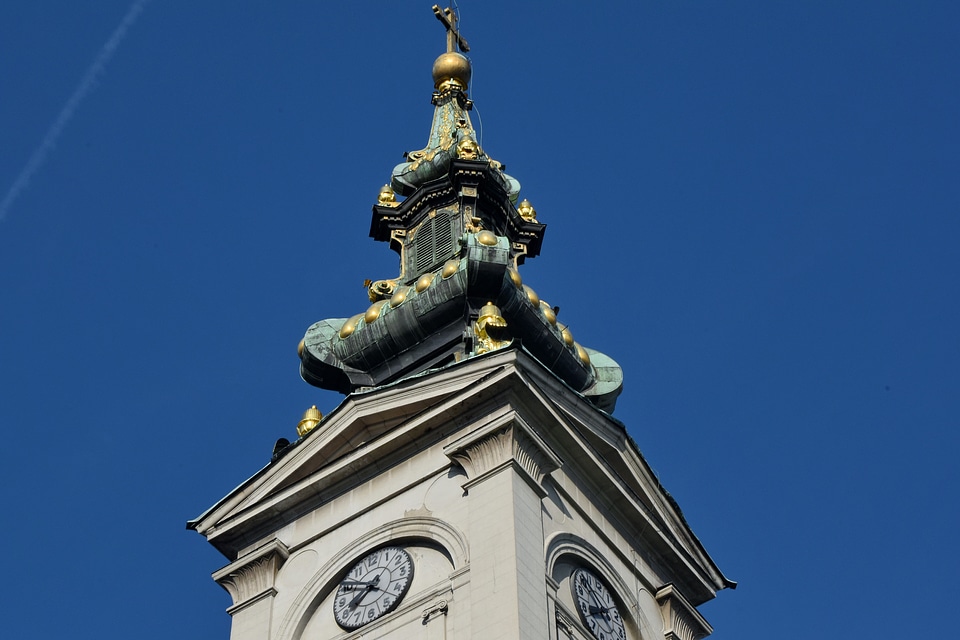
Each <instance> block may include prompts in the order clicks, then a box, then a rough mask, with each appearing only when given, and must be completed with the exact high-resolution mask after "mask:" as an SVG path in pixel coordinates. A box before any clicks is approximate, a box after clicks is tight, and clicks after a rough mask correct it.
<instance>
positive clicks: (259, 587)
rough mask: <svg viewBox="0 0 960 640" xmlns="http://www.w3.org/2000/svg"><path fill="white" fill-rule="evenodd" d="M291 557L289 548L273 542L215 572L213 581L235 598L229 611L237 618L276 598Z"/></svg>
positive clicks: (277, 541) (275, 541) (276, 541)
mask: <svg viewBox="0 0 960 640" xmlns="http://www.w3.org/2000/svg"><path fill="white" fill-rule="evenodd" d="M289 555H290V552H289V551H288V550H287V547H286V545H284V544H283V543H282V542H280V541H279V540H273V541H272V542H270V543H268V544H266V545H264V546H262V547H260V548H258V549H256V550H254V551H253V552H252V553H250V554H248V555H246V556H244V557H242V558H240V559H239V560H237V561H236V562H232V563H230V564H228V565H227V566H225V567H224V568H222V569H220V570H219V571H217V572H216V573H214V574H213V579H214V580H215V581H216V582H217V584H219V585H220V586H221V587H223V588H224V589H226V590H227V593H229V594H230V597H231V598H233V606H232V607H230V608H229V609H227V612H228V613H230V614H231V615H233V614H234V613H236V612H237V611H239V610H241V609H243V608H245V607H247V606H249V605H250V604H253V603H254V602H256V601H258V600H261V599H262V598H265V597H270V596H274V595H276V593H277V592H276V589H274V584H275V583H276V578H277V572H279V571H280V567H281V566H283V563H284V562H285V561H286V559H287V558H288V557H289Z"/></svg>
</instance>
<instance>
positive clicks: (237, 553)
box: [188, 7, 735, 640]
mask: <svg viewBox="0 0 960 640" xmlns="http://www.w3.org/2000/svg"><path fill="white" fill-rule="evenodd" d="M434 12H435V14H436V16H437V18H438V19H439V20H440V21H441V22H442V23H443V24H444V26H445V28H446V30H447V51H446V52H445V53H443V54H441V55H440V57H439V58H437V60H436V62H435V63H434V66H433V81H434V92H433V95H432V103H433V106H434V116H433V123H432V125H431V128H430V135H429V138H428V141H427V145H426V146H425V147H424V148H423V149H420V150H416V151H411V152H408V153H407V154H406V161H405V162H404V163H402V164H400V165H399V166H397V167H396V168H394V169H393V171H392V174H391V178H390V182H389V183H388V184H387V185H385V186H384V187H383V189H382V190H381V191H380V196H379V198H378V203H377V204H376V205H374V207H373V217H372V221H371V227H370V235H371V237H373V238H374V239H375V240H380V241H384V242H388V243H389V245H390V247H391V248H392V249H393V250H395V251H396V252H397V253H399V256H400V273H399V275H398V276H396V277H394V278H390V279H384V280H379V281H376V282H373V283H371V284H370V286H369V291H368V293H369V298H370V301H369V307H368V308H367V309H366V310H365V311H363V312H362V313H358V314H357V315H355V316H353V317H350V318H335V319H329V320H321V321H319V322H317V323H315V324H314V325H312V326H311V327H309V328H308V329H307V331H306V335H305V336H304V338H303V341H302V342H301V345H300V349H299V352H300V372H301V375H302V377H303V379H304V380H306V381H307V382H309V383H310V384H312V385H315V386H317V387H321V388H324V389H332V390H336V391H339V392H342V393H343V394H345V399H344V400H343V402H342V403H341V404H340V405H339V406H338V407H337V408H335V409H334V410H333V411H331V412H330V413H329V414H328V415H326V416H321V415H320V413H319V412H318V411H317V410H316V409H315V408H314V409H311V410H310V411H308V413H307V415H305V416H304V420H303V421H301V424H300V428H299V429H298V431H299V433H300V438H299V439H298V440H297V441H296V442H293V443H289V444H286V445H285V446H278V448H277V450H276V451H275V453H274V456H273V459H272V461H271V462H270V464H269V465H268V466H267V467H265V468H264V469H262V470H260V471H259V472H257V473H256V474H255V475H254V476H253V477H252V478H250V479H249V480H247V481H246V482H244V483H243V484H242V485H240V486H239V487H238V488H237V489H235V490H234V491H233V492H231V493H230V494H229V495H227V496H226V497H225V498H223V499H222V500H220V501H219V502H218V503H217V504H216V505H214V506H213V507H211V508H210V509H209V510H207V511H206V512H205V513H204V514H202V515H200V516H199V517H197V518H196V519H194V520H192V521H190V522H189V523H188V526H189V527H190V528H192V529H194V530H196V531H197V532H198V533H200V534H202V535H203V536H205V537H206V538H207V540H208V541H209V542H210V543H211V544H212V545H214V546H215V547H216V548H217V549H219V550H220V551H221V552H222V553H223V554H224V555H225V556H226V558H227V560H228V564H227V565H226V566H225V567H223V568H222V569H220V570H219V571H217V572H215V573H214V575H213V577H214V580H216V581H217V582H218V583H219V584H220V585H222V586H223V587H224V588H225V589H226V590H227V591H228V592H229V593H230V595H231V596H232V598H233V603H234V604H233V606H231V607H230V608H229V609H228V613H229V614H230V615H231V616H232V619H233V627H232V633H231V638H232V640H265V639H271V640H307V639H309V640H324V639H327V638H361V637H362V638H390V639H404V638H437V639H440V638H477V639H481V638H482V639H485V640H486V639H491V638H498V639H499V638H504V639H506V638H515V639H524V640H527V639H542V640H548V639H551V640H555V639H571V638H578V639H583V640H590V639H594V640H613V639H619V640H626V639H630V640H640V639H643V640H651V639H654V638H661V639H662V638H668V639H677V640H697V639H699V638H703V637H705V636H707V635H709V634H710V633H711V632H712V629H711V627H710V625H709V624H708V623H707V621H706V620H705V619H704V618H703V617H702V616H701V615H700V613H699V612H698V611H697V609H696V607H697V606H698V605H700V604H702V603H703V602H706V601H707V600H710V599H711V598H713V597H714V596H715V594H716V592H717V591H718V590H720V589H724V588H727V587H735V583H733V582H731V581H730V580H728V579H727V578H725V577H724V576H723V574H722V573H721V571H720V570H719V569H718V567H717V566H716V564H715V563H714V562H713V560H712V559H711V558H710V556H709V555H708V554H707V552H706V550H705V549H704V548H703V546H702V545H701V543H700V542H699V540H698V539H697V538H696V536H695V535H694V534H693V532H692V531H691V530H690V527H689V526H688V525H687V522H686V521H685V520H684V518H683V515H682V514H681V512H680V510H679V508H678V506H677V505H676V503H675V502H674V501H673V500H672V498H670V496H669V494H667V493H666V491H665V490H664V489H663V487H661V486H660V484H659V482H658V481H657V479H656V477H655V476H654V475H653V474H652V473H651V470H650V468H649V466H648V465H647V463H646V462H645V460H644V458H643V456H642V455H641V453H640V450H639V448H638V447H637V445H636V444H635V443H634V442H633V441H632V440H631V439H630V437H629V436H628V435H627V433H626V430H625V428H624V426H623V424H621V423H620V422H618V421H617V420H616V419H614V418H613V417H612V416H611V414H612V412H613V410H614V407H615V403H616V399H617V396H618V395H619V393H620V391H621V388H622V380H623V378H622V373H621V370H620V367H619V366H618V365H617V363H616V362H614V361H613V360H612V359H611V358H610V357H608V356H606V355H604V354H602V353H599V352H597V351H595V350H592V349H589V348H587V347H584V346H582V345H580V344H579V343H578V342H577V341H575V340H574V338H573V334H572V332H571V330H570V328H568V327H565V326H564V325H562V324H560V323H558V322H557V317H556V313H555V312H554V309H553V308H552V307H551V306H550V305H549V304H547V303H546V302H544V301H542V300H540V299H539V298H538V296H537V294H536V293H535V292H534V290H533V289H531V288H530V287H529V286H528V285H527V284H525V283H524V282H523V280H522V278H521V275H520V271H519V269H520V267H521V265H522V264H523V262H524V260H526V259H528V258H534V257H535V256H537V255H538V254H539V252H540V249H541V244H542V242H543V235H544V230H545V228H546V227H545V225H544V224H542V223H541V222H539V221H538V219H537V213H536V211H535V210H534V209H533V207H532V206H531V205H530V203H529V202H528V201H527V200H520V201H519V202H518V200H519V192H520V184H519V183H518V182H517V180H516V179H514V178H513V177H511V176H509V175H507V174H506V173H504V171H503V167H502V165H501V164H500V163H499V162H497V161H496V160H494V159H493V158H491V157H490V156H489V155H488V154H487V152H486V150H484V149H482V148H481V147H480V145H479V144H478V142H477V137H476V134H475V132H474V129H473V125H472V124H471V121H470V111H471V108H472V106H473V103H472V102H471V101H470V100H469V98H468V97H467V88H468V84H469V79H470V71H471V69H470V62H469V61H468V60H467V58H466V57H465V56H464V55H463V54H462V53H461V52H462V51H468V50H469V48H468V46H467V43H466V41H465V40H464V39H463V37H462V36H461V35H460V34H459V32H458V30H457V28H456V18H455V16H454V13H453V12H452V11H451V10H450V9H440V8H439V7H434Z"/></svg>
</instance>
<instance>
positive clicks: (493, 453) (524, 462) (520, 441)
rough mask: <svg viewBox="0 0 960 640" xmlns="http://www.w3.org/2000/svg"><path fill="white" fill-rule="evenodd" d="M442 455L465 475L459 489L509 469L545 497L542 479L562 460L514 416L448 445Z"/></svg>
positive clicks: (476, 430) (484, 427)
mask: <svg viewBox="0 0 960 640" xmlns="http://www.w3.org/2000/svg"><path fill="white" fill-rule="evenodd" d="M443 452H444V454H446V456H447V457H448V458H450V459H451V460H453V461H454V462H456V463H457V464H459V465H460V466H461V467H463V469H464V471H466V473H467V481H466V482H465V483H464V485H463V487H464V488H465V489H469V487H470V486H472V485H474V484H476V483H478V482H481V481H482V480H483V479H484V478H486V477H488V476H490V475H492V474H494V473H496V472H497V471H500V470H501V469H503V468H504V467H507V466H513V467H514V468H515V469H517V470H519V471H520V472H521V475H523V476H524V479H525V480H526V481H527V482H528V483H529V484H530V485H531V486H532V487H533V488H534V489H535V490H536V491H537V492H538V493H541V494H543V495H542V496H541V497H543V496H545V495H546V492H545V491H544V490H543V487H542V486H541V485H542V483H543V479H544V478H545V477H546V476H547V475H548V474H549V473H551V472H552V471H555V470H556V469H559V468H560V466H561V465H562V464H563V461H562V460H561V459H560V457H559V456H557V454H556V453H554V452H553V450H552V449H551V448H550V446H549V445H548V444H547V443H546V442H544V441H543V439H542V438H541V437H540V436H539V435H537V433H536V432H535V431H533V429H531V428H530V427H529V426H528V425H527V424H525V423H524V422H523V420H521V419H520V418H519V417H518V416H517V415H516V414H510V415H507V416H504V417H503V418H501V419H500V420H496V421H494V422H491V423H489V424H487V425H485V426H483V427H480V428H479V429H475V430H474V431H471V432H470V433H468V434H466V435H465V436H463V437H462V438H459V439H458V440H456V441H454V442H452V443H450V444H448V445H447V446H446V447H444V449H443Z"/></svg>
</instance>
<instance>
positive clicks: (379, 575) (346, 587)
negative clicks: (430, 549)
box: [333, 547, 413, 630]
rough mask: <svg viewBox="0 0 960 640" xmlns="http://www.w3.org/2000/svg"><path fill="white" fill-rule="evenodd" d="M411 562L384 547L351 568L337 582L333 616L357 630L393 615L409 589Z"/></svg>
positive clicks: (398, 550) (400, 552) (396, 549)
mask: <svg viewBox="0 0 960 640" xmlns="http://www.w3.org/2000/svg"><path fill="white" fill-rule="evenodd" d="M412 580H413V560H412V559H411V558H410V554H408V553H407V552H406V551H404V550H403V549H401V548H400V547H383V548H382V549H377V550H376V551H374V552H372V553H370V554H369V555H368V556H367V557H365V558H364V559H363V560H361V561H360V562H358V563H357V564H355V565H353V567H352V568H351V569H350V571H349V572H348V573H347V575H346V576H345V577H344V578H343V580H341V581H340V586H339V587H338V588H337V596H336V598H334V600H333V616H334V618H335V619H336V620H337V624H339V625H340V626H341V627H343V628H344V629H348V630H349V629H356V628H358V627H362V626H363V625H365V624H367V623H368V622H373V621H374V620H376V619H377V618H379V617H380V616H383V615H386V614H387V613H390V612H391V611H393V610H394V609H395V608H396V607H397V605H399V604H400V599H401V598H403V596H404V594H406V593H407V589H409V588H410V582H411V581H412Z"/></svg>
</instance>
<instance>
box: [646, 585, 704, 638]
mask: <svg viewBox="0 0 960 640" xmlns="http://www.w3.org/2000/svg"><path fill="white" fill-rule="evenodd" d="M657 602H658V603H659V604H660V615H661V616H663V635H664V637H665V638H666V639H667V640H700V638H706V637H707V636H708V635H710V634H711V633H713V627H711V626H710V623H709V622H707V621H706V619H705V618H704V617H703V616H702V615H700V612H699V611H697V610H696V609H695V608H694V607H693V605H692V604H690V603H689V602H688V601H687V599H686V598H684V597H683V594H681V593H680V592H679V591H677V589H676V588H674V586H673V585H672V584H667V585H664V586H663V587H661V589H660V590H659V591H657Z"/></svg>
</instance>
